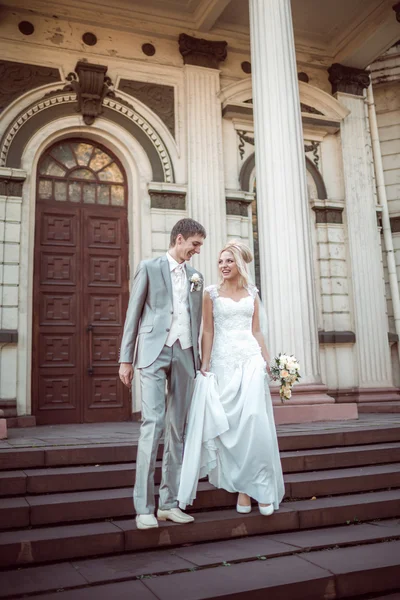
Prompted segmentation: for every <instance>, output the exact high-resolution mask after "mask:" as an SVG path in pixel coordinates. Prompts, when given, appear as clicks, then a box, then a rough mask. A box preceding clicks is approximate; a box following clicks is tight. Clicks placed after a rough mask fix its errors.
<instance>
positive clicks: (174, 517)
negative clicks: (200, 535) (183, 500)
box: [157, 508, 194, 523]
mask: <svg viewBox="0 0 400 600" xmlns="http://www.w3.org/2000/svg"><path fill="white" fill-rule="evenodd" d="M157 519H158V520H159V521H167V520H168V521H173V522H174V523H192V521H194V518H193V517H191V516H190V515H187V514H186V513H184V512H182V511H181V509H180V508H169V509H167V510H161V509H160V508H159V509H158V511H157Z"/></svg>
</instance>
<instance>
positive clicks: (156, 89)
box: [118, 79, 175, 136]
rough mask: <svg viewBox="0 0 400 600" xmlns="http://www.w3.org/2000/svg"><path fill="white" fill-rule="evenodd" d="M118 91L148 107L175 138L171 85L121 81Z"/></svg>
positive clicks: (129, 80) (173, 100) (172, 89)
mask: <svg viewBox="0 0 400 600" xmlns="http://www.w3.org/2000/svg"><path fill="white" fill-rule="evenodd" d="M118 89H119V90H121V92H125V94H128V95H129V96H132V98H137V99H138V100H140V102H143V104H145V105H146V106H148V107H149V108H150V109H151V110H152V111H153V112H155V113H156V115H157V116H158V117H160V119H161V120H162V121H163V122H164V123H165V125H166V126H167V127H168V129H169V131H170V132H171V133H172V135H173V136H175V99H174V88H173V86H172V85H160V84H156V83H146V82H143V81H134V80H131V79H121V81H120V82H119V85H118Z"/></svg>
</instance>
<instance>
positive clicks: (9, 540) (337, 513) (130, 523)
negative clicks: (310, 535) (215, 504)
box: [0, 490, 400, 567]
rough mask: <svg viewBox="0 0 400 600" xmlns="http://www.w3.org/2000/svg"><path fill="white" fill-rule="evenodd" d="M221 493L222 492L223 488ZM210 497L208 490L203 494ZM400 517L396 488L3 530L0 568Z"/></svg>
mask: <svg viewBox="0 0 400 600" xmlns="http://www.w3.org/2000/svg"><path fill="white" fill-rule="evenodd" d="M225 493H226V492H225ZM208 495H209V496H212V495H213V494H207V495H205V496H208ZM399 516H400V490H390V491H380V492H370V493H364V494H350V495H347V496H336V497H328V498H318V499H316V500H299V501H293V502H285V503H283V505H282V506H281V507H280V509H279V511H277V512H275V513H274V514H273V515H272V516H271V517H263V516H261V515H260V513H259V511H258V510H257V509H253V511H252V512H251V513H250V514H248V515H239V514H238V513H237V512H236V511H235V510H234V509H226V510H211V511H204V512H200V513H197V514H196V515H195V522H194V523H191V524H188V525H176V524H175V523H171V522H166V523H162V524H161V526H160V527H159V528H156V529H150V530H146V531H140V530H137V529H136V524H135V520H134V519H132V518H130V519H117V520H115V521H114V522H110V521H107V522H92V523H82V524H77V525H61V526H60V525H57V526H53V527H38V528H31V529H19V530H14V531H5V532H3V533H2V535H1V536H0V566H1V567H7V566H12V565H24V564H25V565H26V564H29V563H43V562H51V561H56V560H68V559H71V558H79V557H89V556H95V555H99V556H100V555H103V554H113V553H117V552H127V551H135V552H136V551H141V550H150V549H154V548H157V549H159V548H162V547H168V546H181V545H183V544H192V543H199V542H210V541H217V540H226V539H231V538H238V537H246V536H252V535H259V534H266V533H268V534H271V533H278V532H280V533H281V532H285V531H286V532H289V531H296V530H300V529H301V530H308V529H315V528H320V527H324V528H325V527H331V526H334V525H344V524H346V523H347V524H351V523H358V522H363V521H370V520H373V519H390V518H394V517H399Z"/></svg>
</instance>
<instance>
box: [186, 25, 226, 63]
mask: <svg viewBox="0 0 400 600" xmlns="http://www.w3.org/2000/svg"><path fill="white" fill-rule="evenodd" d="M227 46H228V42H214V41H211V40H204V39H202V38H195V37H192V36H191V35H187V34H186V33H181V34H180V36H179V52H180V53H181V54H182V57H183V62H184V64H185V65H195V66H196V67H208V68H209V69H218V68H219V63H220V62H223V61H224V60H225V59H226V57H227V54H228V52H227Z"/></svg>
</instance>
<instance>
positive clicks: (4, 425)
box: [0, 410, 7, 440]
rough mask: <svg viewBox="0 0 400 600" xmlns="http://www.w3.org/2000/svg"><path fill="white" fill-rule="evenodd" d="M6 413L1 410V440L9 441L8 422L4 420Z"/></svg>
mask: <svg viewBox="0 0 400 600" xmlns="http://www.w3.org/2000/svg"><path fill="white" fill-rule="evenodd" d="M3 415H4V411H2V410H0V440H6V439H7V421H6V419H4V418H3Z"/></svg>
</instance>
